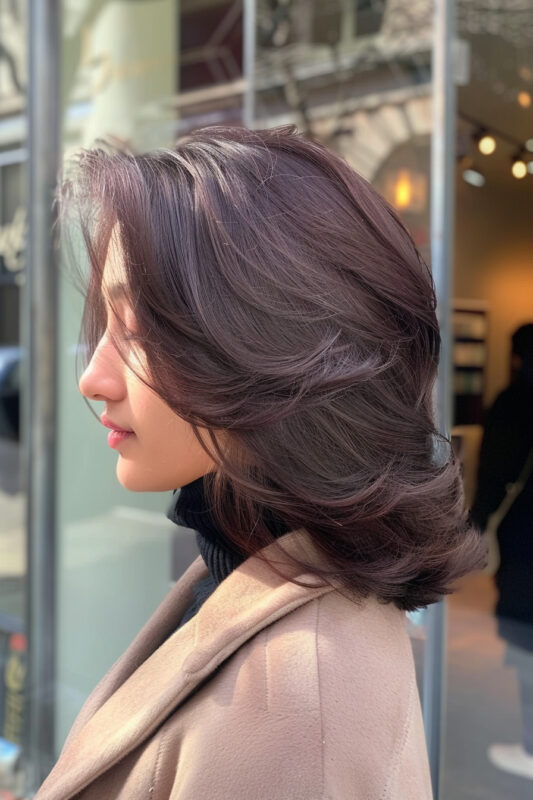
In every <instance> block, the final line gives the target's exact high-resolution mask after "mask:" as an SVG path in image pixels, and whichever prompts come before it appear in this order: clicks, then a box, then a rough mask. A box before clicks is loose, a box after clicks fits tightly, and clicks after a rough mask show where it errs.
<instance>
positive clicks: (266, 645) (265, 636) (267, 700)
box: [264, 628, 270, 711]
mask: <svg viewBox="0 0 533 800" xmlns="http://www.w3.org/2000/svg"><path fill="white" fill-rule="evenodd" d="M264 640H265V641H264V645H265V711H268V707H269V704H270V698H269V694H268V628H265V630H264Z"/></svg>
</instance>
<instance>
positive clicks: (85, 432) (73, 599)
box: [0, 0, 533, 800]
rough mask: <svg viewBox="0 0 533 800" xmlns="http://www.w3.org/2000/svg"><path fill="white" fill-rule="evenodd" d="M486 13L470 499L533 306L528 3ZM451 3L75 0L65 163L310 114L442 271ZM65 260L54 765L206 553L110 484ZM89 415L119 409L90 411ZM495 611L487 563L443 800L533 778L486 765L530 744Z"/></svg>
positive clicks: (6, 425)
mask: <svg viewBox="0 0 533 800" xmlns="http://www.w3.org/2000/svg"><path fill="white" fill-rule="evenodd" d="M485 5H486V4H483V3H480V2H476V1H474V2H467V0H464V2H463V1H462V0H458V2H457V3H455V7H456V10H457V16H458V23H459V28H458V35H459V39H460V42H459V44H461V45H462V49H461V48H459V47H458V50H457V53H458V60H461V58H464V57H465V53H468V52H469V53H470V59H469V60H470V74H469V76H468V77H466V78H465V77H464V76H463V79H462V84H461V85H460V87H459V90H458V116H457V150H458V153H457V155H458V157H459V158H460V161H458V165H457V174H456V181H457V194H456V201H457V214H456V225H457V237H456V254H455V273H454V309H453V311H454V335H455V338H456V342H455V346H454V358H455V363H454V372H453V385H454V389H455V409H454V413H455V420H454V421H455V429H454V441H455V444H456V446H457V447H458V449H459V450H460V452H461V453H462V457H464V461H465V483H466V487H467V498H468V500H469V502H471V501H472V500H473V495H474V483H475V474H474V473H475V466H476V464H475V459H476V453H477V448H478V447H479V442H480V435H481V430H480V429H481V423H482V421H483V412H484V407H486V406H487V405H489V404H490V402H491V401H492V400H493V399H494V398H495V397H496V395H497V392H498V391H499V390H500V389H501V388H503V386H504V385H505V382H506V380H507V378H508V377H510V375H508V373H510V371H511V370H510V369H508V368H509V367H510V366H511V364H510V363H509V352H508V350H509V336H510V333H511V332H512V329H513V326H517V325H518V324H520V323H521V322H525V321H527V320H528V319H530V318H531V316H532V314H531V301H530V299H529V298H530V297H531V296H532V294H531V291H530V288H532V287H533V284H531V267H530V260H529V261H528V258H529V255H528V254H529V253H530V252H531V246H532V245H533V242H530V241H529V238H530V233H529V228H530V219H529V213H528V209H529V208H530V205H529V201H530V199H531V198H530V196H529V195H530V192H531V189H530V185H531V184H530V183H529V181H531V174H530V173H531V170H529V172H527V175H526V176H525V177H524V178H523V179H520V180H518V179H516V178H515V177H513V175H512V173H511V166H512V160H513V159H515V160H517V158H518V156H519V155H520V156H521V157H523V158H524V162H525V164H526V171H527V170H528V166H527V163H529V161H530V160H531V158H530V156H529V155H528V153H531V152H533V145H531V147H529V145H528V142H529V144H531V141H532V140H531V136H533V134H532V133H531V131H530V125H531V102H532V99H531V98H532V97H533V63H531V55H530V51H531V47H530V43H531V30H532V28H533V18H532V13H533V4H532V3H527V2H526V3H513V2H512V0H502V2H499V3H493V4H490V5H491V8H490V9H489V10H487V9H486V8H485ZM434 6H435V4H434V3H433V2H431V0H411V1H410V2H407V0H256V2H255V3H254V2H249V1H248V0H239V1H238V2H231V0H155V2H154V0H137V1H136V2H135V3H125V2H124V3H121V2H116V3H115V2H114V3H101V2H97V0H86V2H83V3H79V2H73V0H65V2H64V3H63V4H62V56H61V59H62V60H61V81H60V83H61V91H62V107H61V114H60V116H61V120H60V122H61V125H60V129H61V141H60V149H61V158H62V159H64V160H67V159H68V158H69V156H70V155H71V154H72V153H73V152H75V151H76V150H78V149H79V148H80V147H90V146H92V145H93V144H95V143H96V142H98V140H99V139H100V138H103V139H105V140H107V141H110V142H111V143H112V144H116V145H119V146H123V147H127V148H129V149H130V150H132V151H133V152H140V151H144V150H148V149H152V148H156V147H160V146H163V147H164V146H172V143H173V141H174V139H175V138H176V137H178V136H180V135H182V134H184V133H187V132H188V131H190V130H191V129H193V128H195V127H198V126H201V125H207V124H213V123H221V124H236V125H239V124H242V123H243V122H246V123H247V124H250V125H251V126H253V127H272V126H275V125H279V124H290V123H294V124H296V125H297V126H298V128H299V129H300V130H302V131H304V132H305V133H307V134H308V135H310V136H313V137H316V138H318V139H320V140H321V141H323V142H324V143H326V144H327V145H328V146H329V147H330V148H332V149H334V150H335V151H336V152H338V153H339V154H340V155H342V156H343V157H344V158H346V159H347V160H348V161H349V163H350V164H352V165H353V166H354V168H355V169H356V170H357V171H358V172H359V173H361V174H362V175H363V176H364V177H365V178H366V179H367V180H368V181H370V182H371V183H372V184H373V185H374V186H376V188H377V189H378V190H379V191H380V192H381V193H382V194H384V195H385V197H386V198H387V199H388V200H389V201H390V202H391V203H392V204H393V205H394V206H395V207H396V209H397V210H398V212H399V214H400V215H401V217H402V219H403V220H404V221H405V223H406V225H407V226H408V228H409V229H410V231H411V233H412V235H413V237H414V239H415V241H416V243H417V245H418V247H419V249H420V251H421V253H422V255H423V257H424V258H425V260H426V261H427V262H428V263H429V264H430V263H431V252H430V241H431V236H430V199H431V190H432V186H431V180H430V177H431V176H430V160H431V151H432V136H433V135H434V134H435V131H434V130H433V129H432V125H433V116H432V108H433V106H432V103H433V99H434V74H433V67H434V65H433V63H432V55H433V52H434V51H433V47H434V34H435V31H434V29H433V22H434V17H433V13H434ZM251 10H252V11H253V14H252V16H250V14H251ZM25 14H26V12H25V8H24V6H23V2H22V0H14V1H13V2H11V3H10V4H9V6H6V8H5V9H3V10H2V11H1V12H0V19H1V22H2V25H1V27H0V40H1V43H2V45H3V46H6V47H7V51H8V56H7V57H5V56H2V55H1V54H0V227H1V230H0V563H1V568H0V725H3V726H4V727H3V728H2V729H0V788H2V789H6V790H9V791H13V792H15V793H17V792H21V791H22V790H21V788H20V786H21V783H20V779H21V778H20V774H19V772H20V770H18V765H19V763H20V762H19V755H20V750H19V747H20V741H19V740H18V738H17V737H19V738H20V730H19V729H18V728H17V727H16V717H14V716H13V714H11V716H10V718H9V720H10V721H9V725H8V727H7V728H6V722H5V720H6V716H5V709H6V708H7V705H8V704H10V708H11V709H17V708H24V702H25V700H24V699H22V700H21V698H20V697H19V694H20V693H19V694H17V692H18V690H17V689H16V686H17V683H16V680H14V681H13V682H12V684H11V685H10V688H9V691H8V692H7V694H6V689H5V686H4V685H2V684H1V676H2V675H4V676H5V674H6V670H7V671H8V673H9V674H10V675H11V676H12V677H13V678H16V677H17V676H18V677H19V678H20V676H21V675H23V671H24V652H25V650H24V648H25V639H24V636H25V633H26V632H25V630H24V623H23V620H24V617H25V613H26V600H27V585H26V552H25V537H24V525H25V520H24V507H25V500H26V495H25V488H24V485H23V481H24V476H23V475H22V474H21V467H20V464H21V449H20V448H21V441H22V444H23V441H24V431H23V430H21V427H22V426H21V420H20V409H19V404H20V393H21V388H22V389H23V387H21V385H20V384H21V379H20V375H19V373H18V370H19V367H20V361H21V358H23V352H22V348H21V337H20V329H21V326H22V325H23V324H24V321H23V320H22V318H21V315H20V313H19V308H20V305H21V303H20V300H21V292H23V287H24V269H25V264H24V231H25V224H26V222H25V205H26V200H27V198H25V196H24V192H23V188H24V186H25V160H26V157H27V153H26V150H25V128H24V123H23V114H24V111H25V89H24V87H25V80H26V78H25V61H26V52H25V36H26V28H25V25H26V16H25ZM252 18H253V19H254V20H255V22H254V24H255V28H254V31H253V36H251V37H248V38H247V34H246V31H247V30H248V29H247V27H246V26H247V20H250V19H252ZM465 44H466V50H465ZM461 53H462V55H461V56H460V55H459V54H461ZM456 66H457V65H456ZM450 79H451V76H450ZM528 98H529V99H528ZM487 128H488V129H489V132H490V130H492V131H493V133H495V135H496V140H497V149H496V156H495V157H494V158H493V157H492V156H490V157H489V156H483V155H482V154H480V151H479V149H476V148H477V147H478V142H479V138H480V136H481V133H482V130H483V131H485V129H487ZM485 132H486V131H485ZM501 134H503V136H501ZM498 135H500V138H498ZM467 171H470V173H473V172H476V171H477V172H478V174H479V175H481V178H477V179H476V180H478V185H477V186H475V185H473V184H472V183H467V182H466V178H465V172H467ZM470 177H471V176H470ZM480 180H483V183H482V184H479V181H480ZM487 220H489V222H487ZM528 237H529V238H528ZM517 243H518V244H517ZM518 245H520V246H518ZM500 252H502V253H504V254H505V253H512V257H506V256H505V255H502V256H499V255H498V253H500ZM60 266H61V269H60V275H59V287H58V293H59V319H58V325H59V331H58V343H59V344H58V352H57V356H58V366H59V376H58V391H57V411H58V426H59V427H58V432H57V434H58V435H57V448H58V449H57V474H56V507H57V520H56V522H57V526H56V552H55V553H54V554H53V557H54V565H55V570H56V582H55V586H54V590H55V595H56V604H55V620H54V625H55V631H56V634H55V636H56V638H55V642H54V660H55V683H54V701H53V707H54V719H53V729H51V730H50V731H49V737H50V742H53V746H52V747H51V749H52V750H53V754H52V755H57V753H58V752H59V750H60V748H61V746H62V744H63V741H64V739H65V736H66V734H67V732H68V730H69V728H70V725H71V723H72V721H73V719H74V717H75V715H76V713H77V711H78V709H79V708H80V706H81V705H82V703H83V701H84V700H85V698H86V696H87V695H88V693H89V692H90V690H91V689H92V688H93V686H94V685H95V684H96V683H97V681H98V680H99V678H100V677H101V676H102V675H103V674H104V672H105V671H106V670H107V668H108V667H109V666H110V665H111V663H112V662H113V661H114V660H115V659H116V657H117V656H118V655H120V653H121V652H122V651H123V650H124V649H125V647H126V646H127V645H128V644H129V643H130V641H131V640H132V638H133V637H134V635H135V634H136V633H137V632H138V630H139V629H140V627H141V626H142V624H143V622H144V621H145V620H146V619H147V618H148V616H149V615H150V613H151V612H152V610H153V609H155V607H156V606H157V605H158V604H159V602H160V601H161V599H162V598H163V596H164V595H165V594H166V593H167V591H168V589H169V586H170V584H171V582H172V581H173V580H175V579H176V578H177V577H178V575H179V574H180V573H181V572H183V570H184V569H185V567H186V566H187V565H188V563H190V561H192V559H193V558H194V557H195V556H196V545H195V542H194V537H193V536H191V532H190V531H186V530H176V526H174V525H173V524H172V523H169V522H168V520H166V517H165V510H166V508H167V505H168V502H169V499H170V497H169V496H168V495H167V494H164V495H163V494H135V493H132V492H127V491H126V490H124V489H123V488H122V487H121V486H120V484H119V483H118V481H117V479H116V477H115V454H114V453H113V452H112V451H110V450H109V449H108V448H107V447H106V445H105V441H104V436H105V432H104V431H103V430H102V429H101V426H100V425H99V424H98V422H97V420H96V419H95V418H94V416H93V415H91V412H90V409H89V408H88V407H87V405H86V404H85V403H84V401H83V399H82V398H81V396H80V394H79V392H78V389H77V379H78V377H79V369H78V363H79V361H80V358H79V357H80V355H81V353H80V348H79V342H78V334H79V324H80V317H81V311H82V304H83V298H82V296H81V295H80V294H79V293H78V292H77V290H76V289H75V287H74V282H73V280H72V277H71V266H72V265H70V264H69V263H68V260H67V258H66V254H62V256H61V264H60ZM77 266H83V265H77ZM468 330H470V332H471V335H469V334H468ZM474 330H476V331H477V332H478V333H479V331H480V330H483V334H479V335H474V334H473V333H472V331H474ZM465 331H467V332H466V333H465ZM474 361H475V363H474ZM93 410H94V411H95V412H96V413H98V412H99V411H101V410H102V409H101V408H99V407H98V404H93ZM495 603H496V596H495V592H494V584H493V583H492V582H491V580H490V579H489V577H488V576H479V575H478V576H475V577H473V578H472V579H471V580H470V581H467V582H466V583H465V585H464V587H461V590H460V591H459V592H458V593H457V595H456V596H455V597H454V598H453V599H452V600H451V601H450V602H449V603H447V609H448V611H449V619H450V626H449V635H448V675H449V690H448V697H447V703H446V712H447V726H446V727H447V734H446V742H445V744H446V747H445V750H444V751H443V757H442V764H443V766H444V769H443V782H442V797H444V798H453V799H454V800H460V799H461V798H462V797H464V798H465V800H466V798H467V797H473V796H477V795H478V794H479V795H480V796H481V794H483V797H487V798H494V800H496V798H500V797H506V798H507V797H511V796H512V797H515V796H516V797H521V796H524V797H525V796H526V793H527V792H528V790H529V784H528V783H527V781H526V780H525V779H524V778H523V777H519V776H517V775H515V776H510V775H509V774H508V773H506V772H505V771H503V770H501V769H500V768H499V767H497V766H496V765H495V764H494V763H492V762H491V761H490V758H489V755H488V749H489V747H490V746H491V744H494V743H495V742H498V741H500V740H501V741H502V742H504V741H505V739H507V740H508V741H511V742H512V741H513V740H514V739H516V740H518V737H519V735H520V726H521V724H522V723H521V719H522V718H521V716H520V710H521V706H520V697H519V689H520V686H519V684H518V682H517V675H518V672H517V673H516V674H515V673H514V672H512V670H511V667H512V669H514V670H516V669H517V665H516V664H514V665H512V664H511V663H510V662H509V663H507V662H506V663H504V657H505V654H504V648H505V644H504V642H503V640H501V639H498V637H497V626H496V621H495V619H494V616H493V610H494V605H495ZM408 625H409V630H410V633H411V638H412V645H413V652H414V656H415V661H416V665H417V673H418V678H419V686H420V691H421V694H422V693H423V688H422V687H423V682H424V661H425V655H426V654H427V651H426V643H427V635H428V632H427V616H426V614H425V613H424V612H415V613H413V614H411V615H409V619H408ZM2 670H3V672H2ZM4 684H5V680H4ZM9 692H11V694H9ZM30 701H31V698H30ZM21 704H22V705H21ZM2 714H4V716H3V717H2ZM3 742H5V745H4V744H3ZM2 747H4V750H2ZM41 777H43V776H41ZM17 781H18V783H17ZM476 793H477V794H476Z"/></svg>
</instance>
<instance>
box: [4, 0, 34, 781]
mask: <svg viewBox="0 0 533 800" xmlns="http://www.w3.org/2000/svg"><path fill="white" fill-rule="evenodd" d="M25 13H26V4H25V2H24V0H14V2H12V3H10V4H9V5H8V6H5V7H3V8H2V10H1V11H0V22H1V28H0V43H1V45H2V52H1V55H0V789H5V790H9V791H13V792H17V793H18V792H22V787H23V773H22V770H21V750H22V745H23V739H24V724H25V715H26V698H25V691H24V685H25V673H26V630H25V615H26V535H25V533H26V530H25V529H26V519H25V506H26V491H25V483H24V474H23V450H22V448H23V441H24V435H23V434H24V432H23V430H22V422H21V396H22V392H23V390H24V387H23V386H22V383H23V379H22V372H23V370H22V362H23V358H24V354H23V346H22V341H21V326H22V320H21V308H22V295H23V291H24V282H25V270H26V263H25V252H24V251H25V233H26V192H25V189H26V156H27V154H26V149H25V142H24V137H25V111H26V92H25V84H26V61H25V58H26V46H25V36H26V28H25Z"/></svg>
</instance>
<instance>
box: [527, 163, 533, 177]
mask: <svg viewBox="0 0 533 800" xmlns="http://www.w3.org/2000/svg"><path fill="white" fill-rule="evenodd" d="M527 171H528V172H529V174H530V175H533V161H528V162H527Z"/></svg>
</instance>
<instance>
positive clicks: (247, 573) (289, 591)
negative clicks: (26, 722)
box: [35, 529, 334, 800]
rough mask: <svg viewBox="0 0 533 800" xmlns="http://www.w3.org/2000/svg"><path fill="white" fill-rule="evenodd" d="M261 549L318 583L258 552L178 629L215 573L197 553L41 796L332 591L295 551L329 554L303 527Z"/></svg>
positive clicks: (88, 708) (96, 764)
mask: <svg viewBox="0 0 533 800" xmlns="http://www.w3.org/2000/svg"><path fill="white" fill-rule="evenodd" d="M261 553H262V554H264V555H266V556H268V557H269V559H270V561H271V562H274V563H275V565H276V566H277V567H278V568H279V569H281V570H283V571H284V572H285V575H287V576H292V577H298V578H299V579H303V580H304V581H305V582H306V583H308V584H311V586H307V587H302V586H299V585H298V584H294V583H292V582H291V581H290V580H287V579H285V578H284V577H281V576H279V575H278V574H277V573H276V572H275V571H274V570H273V569H272V568H271V567H270V566H269V565H268V564H267V563H265V562H264V561H263V560H262V559H261V558H258V557H256V556H252V557H250V558H248V559H247V560H246V561H244V562H243V563H242V564H241V565H240V566H239V567H237V569H235V570H234V571H233V572H232V573H230V575H228V577H227V578H226V579H225V580H224V581H222V583H221V584H220V585H219V586H218V587H217V588H216V590H215V592H213V594H211V595H210V596H209V597H208V598H207V600H206V601H205V602H204V603H203V605H202V606H201V607H200V609H199V611H198V612H197V614H196V615H195V616H194V617H193V618H192V619H191V620H189V622H187V623H186V624H185V625H183V626H182V627H181V628H178V630H174V629H175V627H176V625H177V623H178V621H179V619H180V618H181V615H182V614H183V612H184V611H185V609H186V607H187V605H188V603H189V601H190V599H191V595H192V588H193V586H194V584H195V583H196V581H197V580H199V579H200V578H202V577H204V576H205V575H206V574H207V567H206V566H205V563H204V562H203V560H202V559H201V557H198V558H197V559H196V560H195V561H194V562H193V564H191V566H190V567H189V569H188V570H187V571H186V572H185V573H184V575H183V576H182V577H181V578H180V580H179V581H178V582H177V584H176V585H175V586H174V588H173V589H172V590H171V592H170V593H169V594H168V595H167V597H166V598H165V600H164V601H163V603H162V604H161V605H160V606H159V608H158V609H157V611H156V612H155V614H154V615H153V616H152V617H151V618H150V619H149V621H148V622H147V623H146V625H145V626H144V627H143V628H142V630H141V631H140V633H139V634H138V636H137V637H136V638H135V640H134V641H133V642H132V644H131V645H130V647H129V648H128V649H127V650H126V652H125V653H124V654H123V656H121V658H120V659H119V660H118V661H117V662H116V663H115V664H114V666H113V667H112V668H111V670H110V671H109V672H108V673H107V675H106V676H105V677H104V678H103V679H102V681H101V682H100V683H99V684H98V686H97V687H96V689H95V690H94V692H93V693H92V694H91V696H90V697H89V699H88V700H87V702H86V704H85V705H84V707H83V708H82V710H81V712H80V714H79V716H78V718H77V719H76V722H75V724H74V726H73V728H72V730H71V732H70V734H69V737H68V739H67V741H66V743H65V746H64V748H63V751H62V753H61V756H60V758H59V760H58V762H57V764H56V765H55V767H54V769H53V770H52V772H51V773H50V775H49V776H48V778H47V779H46V781H45V782H44V783H43V785H42V786H41V788H40V790H39V792H38V793H37V795H36V798H35V800H69V798H72V797H73V796H74V795H76V794H77V793H78V792H80V791H82V789H84V788H85V787H86V786H88V785H89V784H90V783H91V782H92V781H94V780H95V779H96V778H97V777H98V776H99V775H101V774H103V773H104V772H105V771H106V770H108V769H110V768H111V767H112V766H113V765H114V764H116V763H118V761H120V759H122V758H124V756H126V755H127V754H128V753H130V752H131V751H132V750H134V749H135V748H136V747H138V746H139V745H140V744H141V743H142V742H143V741H144V740H146V739H147V738H149V737H150V735H151V734H152V733H153V731H154V730H155V729H156V728H157V727H158V725H159V724H160V723H161V722H162V721H163V720H164V719H165V718H166V717H168V715H169V713H170V712H171V711H172V710H174V709H176V708H177V707H178V706H179V705H180V704H181V703H182V702H183V701H184V700H185V699H186V698H187V697H188V695H189V694H191V692H192V691H193V690H194V689H195V687H196V686H198V684H199V683H201V682H202V681H203V680H204V679H205V678H206V677H207V676H209V675H210V674H211V673H212V672H213V671H214V670H215V669H216V668H217V667H218V665H219V664H220V663H221V662H222V661H224V660H225V659H226V658H228V657H229V656H230V655H231V654H232V653H234V652H235V651H236V650H237V649H238V648H239V647H240V646H241V645H242V644H243V643H244V642H246V641H247V640H248V639H250V638H251V637H252V636H254V635H255V634H256V633H257V632H258V631H260V630H261V629H262V628H264V627H266V626H267V625H269V624H270V623H271V622H274V621H275V620H276V619H279V618H280V617H282V616H284V615H285V614H288V613H289V612H290V611H292V610H294V609H295V608H298V606H301V605H303V604H304V603H307V602H309V601H310V600H312V599H314V598H316V597H319V596H321V595H323V594H325V593H327V592H330V591H333V589H334V586H331V585H323V584H321V582H320V580H319V579H318V578H317V577H316V576H314V575H312V574H311V573H309V572H308V573H303V572H301V571H300V570H298V569H297V568H295V567H294V566H293V565H292V564H291V562H290V560H287V559H286V558H285V557H284V554H287V555H288V556H289V558H290V556H291V555H294V556H296V557H299V558H301V559H302V561H306V562H307V563H317V564H318V563H322V564H323V562H324V559H323V557H321V556H320V554H319V553H318V551H317V550H316V548H315V547H314V545H313V544H312V542H311V540H310V537H309V534H308V533H307V532H306V531H305V530H304V529H298V530H293V531H291V532H289V533H287V534H285V535H284V536H282V537H281V538H280V539H278V540H277V542H273V543H271V544H269V545H268V546H267V547H265V548H263V550H262V551H261Z"/></svg>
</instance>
